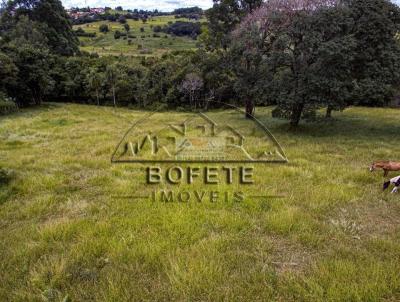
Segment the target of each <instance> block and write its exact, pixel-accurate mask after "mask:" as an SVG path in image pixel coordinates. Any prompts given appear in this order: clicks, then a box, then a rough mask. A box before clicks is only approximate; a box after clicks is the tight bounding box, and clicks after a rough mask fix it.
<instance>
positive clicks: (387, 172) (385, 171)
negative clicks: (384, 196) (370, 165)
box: [383, 169, 389, 177]
mask: <svg viewBox="0 0 400 302" xmlns="http://www.w3.org/2000/svg"><path fill="white" fill-rule="evenodd" d="M383 171H384V173H383V176H384V177H386V176H388V174H389V171H388V170H385V169H384V170H383Z"/></svg>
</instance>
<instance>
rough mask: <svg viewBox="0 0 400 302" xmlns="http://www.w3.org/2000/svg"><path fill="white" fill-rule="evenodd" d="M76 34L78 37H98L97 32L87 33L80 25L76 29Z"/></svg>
mask: <svg viewBox="0 0 400 302" xmlns="http://www.w3.org/2000/svg"><path fill="white" fill-rule="evenodd" d="M75 34H76V35H77V36H78V37H88V38H95V37H96V33H87V32H85V31H84V30H83V29H82V27H79V28H78V29H77V30H75Z"/></svg>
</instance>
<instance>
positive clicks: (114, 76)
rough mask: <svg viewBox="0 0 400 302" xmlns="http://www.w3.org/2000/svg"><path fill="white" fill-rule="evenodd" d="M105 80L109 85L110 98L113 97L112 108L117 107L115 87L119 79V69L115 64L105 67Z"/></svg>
mask: <svg viewBox="0 0 400 302" xmlns="http://www.w3.org/2000/svg"><path fill="white" fill-rule="evenodd" d="M106 78H107V81H108V83H109V85H110V88H111V93H112V97H113V104H114V107H116V106H117V99H116V93H115V91H116V86H117V82H118V78H119V69H118V66H117V64H115V63H114V64H111V65H108V66H107V69H106Z"/></svg>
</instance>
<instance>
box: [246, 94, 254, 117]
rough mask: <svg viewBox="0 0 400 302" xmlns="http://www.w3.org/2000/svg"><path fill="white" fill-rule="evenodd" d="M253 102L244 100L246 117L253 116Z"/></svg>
mask: <svg viewBox="0 0 400 302" xmlns="http://www.w3.org/2000/svg"><path fill="white" fill-rule="evenodd" d="M253 114H254V103H253V101H252V100H249V99H247V100H246V118H248V119H252V118H253V117H254V116H253Z"/></svg>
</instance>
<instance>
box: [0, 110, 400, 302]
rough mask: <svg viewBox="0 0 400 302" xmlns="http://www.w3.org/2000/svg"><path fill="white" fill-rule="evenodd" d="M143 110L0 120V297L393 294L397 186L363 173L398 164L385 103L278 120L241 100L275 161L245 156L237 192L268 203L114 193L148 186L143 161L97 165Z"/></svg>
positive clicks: (399, 230)
mask: <svg viewBox="0 0 400 302" xmlns="http://www.w3.org/2000/svg"><path fill="white" fill-rule="evenodd" d="M147 113H148V112H143V111H136V110H129V109H126V108H117V109H113V108H106V107H95V106H86V105H77V104H45V105H44V106H43V107H42V108H40V109H38V108H34V109H23V110H21V111H19V112H18V113H16V114H13V115H10V116H6V117H0V124H1V127H0V167H2V168H3V170H0V171H12V173H11V174H8V173H9V172H4V175H3V176H1V175H2V174H1V173H0V228H1V232H0V259H1V260H0V270H1V274H0V300H1V301H41V300H44V301H62V300H63V299H71V301H166V300H173V301H222V300H226V301H360V302H361V301H398V300H399V299H400V277H399V271H400V236H399V234H400V223H399V222H400V196H399V195H398V194H397V195H396V194H392V195H391V194H388V193H382V191H381V185H382V182H383V177H382V175H381V173H378V172H376V173H370V172H369V171H368V165H369V164H370V163H371V162H372V161H373V160H376V159H393V160H396V159H399V158H398V152H399V141H398V139H399V133H400V115H399V111H398V110H396V109H368V108H350V109H348V110H346V111H345V112H344V113H337V114H336V115H335V116H334V119H333V120H332V121H330V122H318V123H310V124H301V125H300V127H299V129H298V130H296V131H289V130H288V126H287V124H286V122H284V121H280V120H276V119H272V118H271V108H257V111H256V116H257V118H259V119H260V120H261V121H262V122H263V123H264V124H265V125H266V126H267V127H268V128H269V129H270V130H271V131H272V133H273V134H274V135H275V136H276V137H277V139H278V140H279V142H280V143H281V144H282V146H283V148H284V149H285V152H286V154H287V156H288V158H289V160H290V163H289V164H286V165H279V166H276V165H274V166H270V165H266V166H261V167H258V166H256V167H255V175H256V183H255V184H254V185H251V186H249V187H248V188H246V190H248V191H249V192H256V193H258V192H263V191H268V192H270V193H271V194H282V195H284V198H281V199H271V200H259V199H250V200H246V201H245V202H243V203H224V202H217V203H209V202H204V203H193V202H191V203H151V202H147V201H143V200H142V201H140V200H130V199H121V198H116V197H115V196H118V195H129V194H135V193H143V192H149V190H150V189H151V188H149V186H148V185H147V184H146V183H145V179H144V169H145V167H146V166H145V165H111V163H110V157H111V154H112V151H113V149H114V147H115V146H116V144H117V143H118V141H119V140H120V139H121V136H122V135H123V134H124V133H125V131H126V130H127V129H128V128H129V127H130V126H131V124H132V122H134V121H136V120H138V119H140V118H142V117H143V116H145V115H146V114H147ZM182 114H183V113H175V112H168V113H167V112H165V113H163V114H159V115H158V116H159V120H158V122H160V123H161V122H168V121H171V120H174V119H178V118H180V117H182ZM208 115H209V116H210V117H211V118H212V119H214V120H217V121H221V122H222V123H223V122H226V121H227V120H229V121H232V120H233V119H236V122H237V124H240V123H242V119H243V117H242V116H237V117H235V116H234V115H233V111H229V110H228V111H223V110H216V111H212V112H209V113H208ZM150 126H151V125H150ZM392 175H393V176H394V174H392ZM182 188H189V186H187V185H184V186H182ZM215 188H217V187H215ZM190 189H191V190H196V189H197V190H201V189H204V185H202V183H201V182H200V183H199V182H195V183H194V184H193V185H191V186H190ZM207 189H208V188H207ZM219 189H221V190H224V189H227V190H233V189H234V187H227V186H222V185H221V186H220V187H219ZM208 190H211V188H209V189H208Z"/></svg>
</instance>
